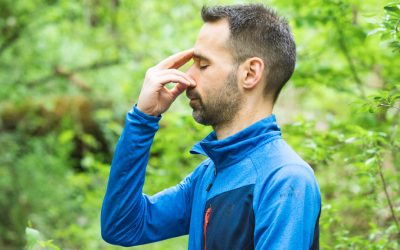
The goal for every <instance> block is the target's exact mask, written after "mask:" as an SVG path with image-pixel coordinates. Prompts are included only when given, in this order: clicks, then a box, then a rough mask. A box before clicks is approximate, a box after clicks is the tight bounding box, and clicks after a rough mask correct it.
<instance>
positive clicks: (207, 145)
mask: <svg viewBox="0 0 400 250" xmlns="http://www.w3.org/2000/svg"><path fill="white" fill-rule="evenodd" d="M280 136H281V130H280V128H279V126H278V124H277V123H276V117H275V115H274V114H272V115H270V116H268V117H266V118H264V119H262V120H260V121H258V122H256V123H254V124H252V125H250V126H249V127H247V128H245V129H243V130H241V131H239V132H238V133H236V134H233V135H231V136H229V137H227V138H224V139H222V140H217V136H216V134H215V131H213V132H211V133H210V134H209V135H208V136H207V137H205V138H204V139H203V140H201V141H200V142H198V143H196V144H195V145H194V146H193V147H192V149H191V150H190V153H192V154H202V155H205V156H208V157H209V158H210V159H211V160H212V161H213V162H214V164H215V166H216V168H217V169H220V168H224V167H227V166H230V165H232V164H235V163H237V162H239V161H241V160H243V159H244V158H245V157H246V156H247V155H248V153H250V152H251V151H253V150H254V149H255V148H257V147H258V146H260V145H261V144H265V143H267V142H268V141H271V140H272V139H276V138H280Z"/></svg>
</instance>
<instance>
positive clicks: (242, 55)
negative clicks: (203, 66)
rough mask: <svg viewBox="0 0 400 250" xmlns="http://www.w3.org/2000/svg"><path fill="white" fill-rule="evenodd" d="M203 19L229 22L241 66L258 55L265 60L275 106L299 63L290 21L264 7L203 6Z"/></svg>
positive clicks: (267, 92) (231, 43)
mask: <svg viewBox="0 0 400 250" xmlns="http://www.w3.org/2000/svg"><path fill="white" fill-rule="evenodd" d="M201 17H202V19H203V21H204V22H215V21H218V20H220V19H224V18H226V19H227V20H228V22H229V29H230V39H229V43H230V44H229V46H230V47H231V49H232V51H233V56H234V59H235V61H236V62H237V63H242V62H243V61H245V60H246V59H247V58H250V57H254V56H256V57H260V58H261V59H262V60H263V61H264V64H265V73H266V87H265V89H264V94H265V95H266V96H267V95H270V94H272V97H273V102H274V103H275V101H276V99H277V98H278V96H279V93H280V91H281V89H282V87H283V86H284V85H285V83H286V82H287V81H288V80H289V79H290V77H291V76H292V74H293V71H294V67H295V64H296V44H295V42H294V39H293V35H292V32H291V30H290V27H289V25H288V23H287V21H286V19H284V18H281V17H279V16H278V15H277V14H276V12H275V11H274V10H273V9H271V8H269V7H265V6H264V5H262V4H245V5H228V6H213V7H206V6H203V8H202V10H201Z"/></svg>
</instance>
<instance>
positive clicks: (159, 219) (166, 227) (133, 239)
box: [101, 107, 193, 246]
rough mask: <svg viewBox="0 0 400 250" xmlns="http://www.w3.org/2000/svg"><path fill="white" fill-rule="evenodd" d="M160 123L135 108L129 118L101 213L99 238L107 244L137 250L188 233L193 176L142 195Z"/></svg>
mask: <svg viewBox="0 0 400 250" xmlns="http://www.w3.org/2000/svg"><path fill="white" fill-rule="evenodd" d="M160 119H161V117H153V116H149V115H147V114H144V113H142V112H141V111H140V110H138V109H137V108H136V107H134V108H133V109H132V110H131V111H130V112H129V113H128V114H127V116H126V122H125V128H124V131H123V133H122V135H121V137H120V139H119V141H118V144H117V147H116V150H115V153H114V158H113V161H112V164H111V170H110V176H109V180H108V185H107V191H106V194H105V197H104V200H103V205H102V210H101V233H102V237H103V239H104V240H105V241H107V242H108V243H111V244H116V245H121V246H133V245H140V244H145V243H149V242H154V241H159V240H163V239H166V238H171V237H176V236H180V235H183V234H187V233H188V230H189V223H190V209H191V203H192V202H191V190H192V181H193V179H192V178H193V177H192V176H193V175H189V176H188V177H186V178H185V179H184V180H183V181H182V182H181V183H180V184H178V185H177V186H175V187H172V188H169V189H166V190H164V191H162V192H160V193H158V194H156V195H154V196H147V195H145V194H142V189H143V184H144V179H145V172H146V166H147V163H148V159H149V152H150V147H151V144H152V142H153V138H154V135H155V133H156V132H157V130H158V128H159V126H158V121H159V120H160Z"/></svg>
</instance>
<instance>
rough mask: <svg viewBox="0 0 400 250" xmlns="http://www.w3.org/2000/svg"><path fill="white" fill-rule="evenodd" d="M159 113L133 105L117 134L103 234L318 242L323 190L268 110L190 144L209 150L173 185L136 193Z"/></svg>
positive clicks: (242, 245) (215, 242)
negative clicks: (226, 132)
mask: <svg viewBox="0 0 400 250" xmlns="http://www.w3.org/2000/svg"><path fill="white" fill-rule="evenodd" d="M160 119H161V117H153V116H149V115H146V114H144V113H143V112H141V111H140V110H138V109H137V108H136V107H134V108H133V109H132V110H131V111H130V112H129V113H128V114H127V117H126V124H125V129H124V131H123V133H122V135H121V138H120V139H119V141H118V144H117V148H116V151H115V154H114V159H113V162H112V166H111V171H110V177H109V180H108V186H107V191H106V195H105V197H104V201H103V206H102V212H101V230H102V236H103V238H104V239H105V240H106V241H107V242H109V243H112V244H117V245H122V246H133V245H140V244H146V243H150V242H155V241H159V240H163V239H167V238H171V237H176V236H180V235H184V234H189V244H188V248H189V249H190V250H192V249H195V250H203V249H204V248H206V249H208V250H214V249H257V250H264V249H268V250H281V249H285V250H286V249H287V250H292V249H293V250H309V249H313V250H314V249H318V239H319V230H318V218H319V214H320V210H321V198H320V192H319V187H318V183H317V181H316V179H315V176H314V172H313V170H312V169H311V167H310V166H309V165H308V164H307V163H306V162H305V161H303V160H302V159H301V158H300V157H299V156H298V155H297V154H296V153H295V152H294V151H293V150H292V148H291V147H290V146H289V145H288V144H287V143H286V142H285V141H284V140H283V139H282V137H281V131H280V128H279V126H278V125H277V123H276V119H275V116H274V115H271V116H268V117H266V118H264V119H262V120H260V121H258V122H256V123H254V124H252V125H251V126H249V127H247V128H245V129H243V130H242V131H239V132H238V133H236V134H234V135H231V136H229V137H227V138H225V139H222V140H218V139H217V137H216V134H215V132H212V133H211V134H209V135H208V136H207V137H206V138H204V139H203V140H202V141H200V142H199V143H197V144H196V145H195V146H194V147H193V148H192V150H191V153H194V154H203V155H205V156H206V157H207V159H206V160H205V161H203V162H202V163H201V164H200V165H199V166H198V167H197V168H196V169H195V170H194V171H193V172H192V173H191V174H189V175H188V176H187V177H186V178H184V179H183V180H182V181H181V182H180V183H179V184H178V185H176V186H174V187H171V188H168V189H166V190H163V191H161V192H159V193H157V194H155V195H153V196H148V195H146V194H143V193H142V189H143V184H144V179H145V173H146V166H147V163H148V158H149V152H150V147H151V144H152V142H153V138H154V135H155V134H156V132H157V130H158V128H159V124H158V123H159V120H160Z"/></svg>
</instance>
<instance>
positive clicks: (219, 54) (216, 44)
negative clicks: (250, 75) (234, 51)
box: [194, 19, 231, 60]
mask: <svg viewBox="0 0 400 250" xmlns="http://www.w3.org/2000/svg"><path fill="white" fill-rule="evenodd" d="M229 34H230V31H229V24H228V21H227V20H225V19H222V20H219V21H216V22H212V23H209V22H207V23H205V24H204V25H203V27H202V28H201V29H200V32H199V35H198V37H197V41H196V44H195V45H194V54H195V55H196V54H199V55H202V56H204V57H207V58H208V59H210V60H218V59H223V60H230V59H231V52H230V50H229V48H228V39H229Z"/></svg>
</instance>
